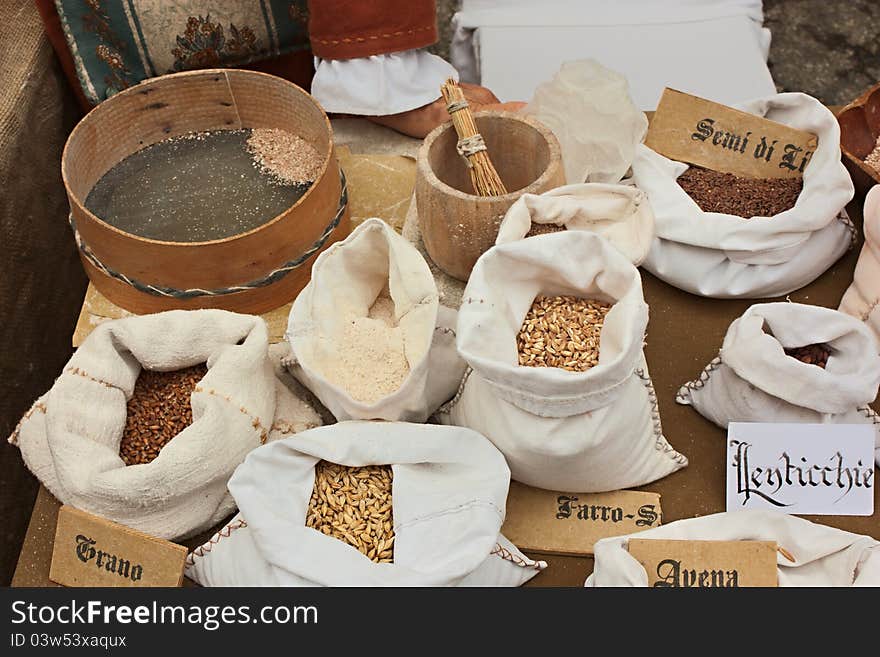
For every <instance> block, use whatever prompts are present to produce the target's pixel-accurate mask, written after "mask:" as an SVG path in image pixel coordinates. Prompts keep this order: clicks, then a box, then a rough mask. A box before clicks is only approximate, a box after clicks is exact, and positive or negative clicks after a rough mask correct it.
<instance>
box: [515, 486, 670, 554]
mask: <svg viewBox="0 0 880 657" xmlns="http://www.w3.org/2000/svg"><path fill="white" fill-rule="evenodd" d="M660 521H661V513H660V495H658V494H657V493H639V492H636V491H630V490H621V491H614V492H612V493H563V492H556V491H548V490H540V489H538V488H531V487H529V486H525V485H523V484H519V483H517V482H515V481H512V482H510V492H509V493H508V495H507V517H506V519H505V521H504V526H503V527H502V528H501V531H502V533H503V534H504V535H505V536H506V537H507V538H509V539H510V540H511V541H513V543H514V544H516V546H517V547H519V548H521V549H524V550H533V551H535V552H547V553H550V554H573V555H584V554H593V545H594V544H595V542H596V541H598V540H599V539H601V538H607V537H609V536H623V535H624V534H632V533H634V532H639V531H644V530H646V529H651V528H652V527H658V526H659V525H660Z"/></svg>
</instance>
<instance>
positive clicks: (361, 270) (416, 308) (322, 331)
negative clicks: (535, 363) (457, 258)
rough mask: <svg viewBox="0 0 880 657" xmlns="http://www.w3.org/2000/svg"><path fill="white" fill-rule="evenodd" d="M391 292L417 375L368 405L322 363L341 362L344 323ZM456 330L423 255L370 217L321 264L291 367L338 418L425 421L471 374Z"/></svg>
mask: <svg viewBox="0 0 880 657" xmlns="http://www.w3.org/2000/svg"><path fill="white" fill-rule="evenodd" d="M383 289H387V290H388V292H389V293H390V295H391V298H392V300H393V301H394V306H395V315H396V318H397V321H398V324H399V326H400V327H401V328H402V329H403V331H404V344H405V356H406V360H407V362H408V363H409V366H410V370H409V373H408V375H407V376H406V379H405V380H404V382H403V384H402V385H401V386H400V387H399V388H398V389H397V390H396V391H395V392H393V393H391V394H390V395H386V396H385V397H383V398H382V399H379V400H377V401H375V402H372V403H365V402H361V401H358V400H355V399H353V398H352V397H351V395H350V394H349V393H348V392H347V391H346V390H344V389H342V388H341V387H339V386H337V385H335V384H334V383H331V382H330V381H328V380H327V378H326V377H325V375H324V374H323V373H322V369H321V363H327V362H329V361H330V360H332V359H334V358H337V357H338V347H339V344H340V338H339V337H338V336H340V335H341V334H342V330H343V327H344V324H345V323H346V322H348V321H350V319H351V314H352V313H353V314H354V315H356V316H360V317H364V316H366V315H367V312H368V311H369V309H370V307H371V306H372V304H373V302H374V301H375V300H376V297H377V296H378V295H379V294H380V292H382V290H383ZM454 324H455V311H453V310H451V309H449V308H444V307H441V306H440V305H439V301H438V293H437V284H436V283H435V282H434V277H433V275H432V274H431V270H430V269H429V268H428V264H427V263H426V262H425V259H424V258H423V257H422V255H421V254H420V253H419V252H418V250H417V249H416V248H415V247H414V246H413V245H412V244H410V243H409V242H408V241H407V240H405V239H404V238H403V237H401V236H400V235H398V234H397V233H396V232H395V231H394V229H393V228H391V227H390V226H389V225H388V224H386V223H385V222H384V221H382V220H380V219H368V220H367V221H365V222H364V223H362V224H361V225H360V226H358V227H357V228H356V229H355V230H354V231H352V233H351V235H349V236H348V238H347V239H345V240H344V241H342V242H337V243H335V244H333V245H332V246H330V248H328V249H327V250H326V251H324V252H323V253H322V254H321V255H320V256H318V258H317V260H315V264H314V265H313V266H312V279H311V282H310V283H309V284H308V285H307V286H306V287H305V288H304V289H303V291H302V292H300V294H299V296H298V297H297V298H296V301H294V303H293V307H292V308H291V310H290V317H289V319H288V325H287V333H286V336H285V337H286V338H287V341H288V342H289V343H290V347H291V356H290V358H289V359H288V360H287V361H286V365H287V366H288V367H289V368H290V370H291V372H292V373H293V375H294V376H295V377H296V378H297V379H298V380H299V381H300V382H301V383H302V384H303V385H304V386H306V387H307V388H308V389H309V390H311V391H312V393H314V395H315V396H316V397H317V398H318V399H320V400H321V402H322V403H323V404H324V406H326V407H327V408H328V409H329V410H330V412H331V413H333V415H334V416H335V417H336V419H337V420H351V419H356V420H371V419H381V420H391V421H396V420H403V421H409V422H424V421H425V420H426V419H427V418H428V417H429V416H430V415H431V414H432V413H433V412H434V411H435V410H437V408H438V407H439V406H440V405H441V404H442V403H443V402H445V401H447V400H448V399H449V398H450V397H452V396H453V395H454V394H455V390H456V388H457V387H458V382H459V381H460V380H461V376H462V373H463V371H464V368H465V364H464V362H463V361H462V360H461V359H460V358H459V357H458V354H457V352H456V349H455V331H454V328H453V327H454ZM367 365H368V364H367Z"/></svg>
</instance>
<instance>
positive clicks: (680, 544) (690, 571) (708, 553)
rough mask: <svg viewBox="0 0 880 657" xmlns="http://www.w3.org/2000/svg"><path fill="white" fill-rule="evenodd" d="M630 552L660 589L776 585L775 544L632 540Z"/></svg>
mask: <svg viewBox="0 0 880 657" xmlns="http://www.w3.org/2000/svg"><path fill="white" fill-rule="evenodd" d="M627 547H628V549H629V553H630V554H631V555H632V556H633V557H634V558H635V559H636V561H638V562H639V563H640V564H642V566H644V568H645V572H647V573H648V586H653V587H658V588H668V587H676V588H677V587H681V588H739V587H746V586H777V585H778V580H777V573H776V543H773V542H772V541H667V540H651V539H643V538H631V539H629V541H628V545H627Z"/></svg>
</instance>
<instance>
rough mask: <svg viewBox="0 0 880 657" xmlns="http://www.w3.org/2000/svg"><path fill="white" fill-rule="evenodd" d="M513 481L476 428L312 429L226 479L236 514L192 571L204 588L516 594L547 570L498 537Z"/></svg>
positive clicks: (193, 558)
mask: <svg viewBox="0 0 880 657" xmlns="http://www.w3.org/2000/svg"><path fill="white" fill-rule="evenodd" d="M328 464H330V465H328ZM339 466H344V467H339ZM328 472H330V473H331V474H330V476H328ZM509 483H510V470H509V469H508V468H507V464H506V463H505V462H504V457H503V456H502V455H501V454H500V453H499V452H498V450H497V449H495V448H494V447H492V444H491V443H490V442H489V441H488V440H486V439H485V438H483V437H482V436H480V435H478V434H476V433H475V432H473V431H470V430H468V429H463V428H460V427H442V426H436V425H426V424H408V423H403V422H366V421H356V420H355V421H348V422H340V423H338V424H333V425H330V426H326V427H321V428H319V429H313V430H310V431H306V432H303V433H301V434H298V435H297V436H296V437H295V438H292V439H290V440H282V441H279V442H276V443H272V444H271V445H266V446H265V447H261V448H259V449H256V450H254V451H253V452H252V453H251V454H250V455H248V457H247V459H245V462H244V463H243V464H242V465H241V466H239V468H238V469H237V470H236V471H235V474H234V475H233V476H232V479H230V481H229V490H230V492H231V493H232V495H233V497H234V498H235V501H236V502H237V503H238V507H239V509H240V513H239V515H238V516H237V517H236V518H235V519H233V521H232V522H231V523H230V524H229V525H228V526H226V527H224V528H223V529H221V530H220V531H219V532H218V533H217V534H216V535H215V536H214V537H212V538H211V539H210V540H209V541H208V542H207V543H205V544H204V545H203V546H201V547H198V548H196V549H195V550H193V552H192V553H191V554H190V555H189V558H188V559H187V571H186V572H187V575H188V576H189V577H190V578H192V579H193V580H195V581H196V582H198V583H199V584H201V585H203V586H519V585H520V584H523V583H524V582H526V581H528V580H529V579H531V578H532V577H534V576H535V575H537V574H538V573H539V572H540V571H541V570H542V569H543V568H545V567H546V565H547V564H546V563H544V562H542V561H533V560H531V559H529V558H528V557H526V556H525V555H523V554H522V553H521V552H520V551H519V550H518V549H517V548H516V547H515V546H514V545H513V544H512V543H510V541H508V540H507V539H506V538H504V536H502V535H501V533H500V531H501V525H502V523H503V522H504V514H505V506H506V501H507V489H508V485H509ZM392 484H393V492H392Z"/></svg>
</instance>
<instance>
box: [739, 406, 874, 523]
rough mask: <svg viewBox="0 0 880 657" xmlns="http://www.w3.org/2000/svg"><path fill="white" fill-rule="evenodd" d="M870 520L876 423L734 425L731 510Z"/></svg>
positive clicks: (872, 498) (872, 503) (872, 509)
mask: <svg viewBox="0 0 880 657" xmlns="http://www.w3.org/2000/svg"><path fill="white" fill-rule="evenodd" d="M738 509H773V510H774V511H781V512H783V513H790V514H796V513H807V514H817V515H845V516H870V515H872V514H873V513H874V427H873V426H872V425H870V424H770V423H742V422H732V423H731V424H730V425H729V426H728V429H727V510H728V511H735V510H738Z"/></svg>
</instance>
